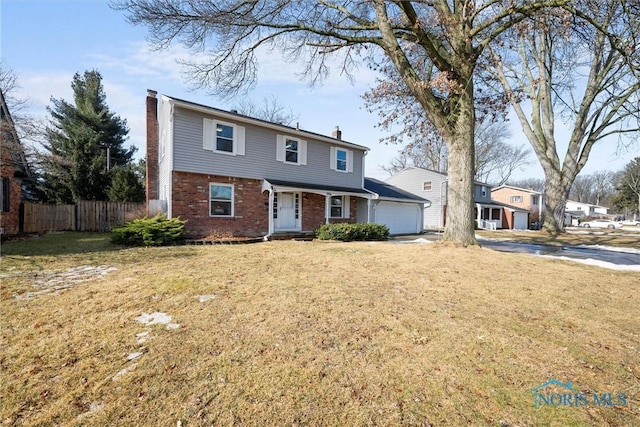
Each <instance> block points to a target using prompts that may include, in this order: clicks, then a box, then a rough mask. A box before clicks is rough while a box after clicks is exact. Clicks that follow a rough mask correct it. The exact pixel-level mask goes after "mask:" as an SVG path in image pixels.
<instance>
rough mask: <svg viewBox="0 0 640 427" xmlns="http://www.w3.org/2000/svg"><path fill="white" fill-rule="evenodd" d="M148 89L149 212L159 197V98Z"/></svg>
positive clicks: (154, 92) (153, 91)
mask: <svg viewBox="0 0 640 427" xmlns="http://www.w3.org/2000/svg"><path fill="white" fill-rule="evenodd" d="M157 93H158V92H156V91H155V90H151V89H147V214H149V200H157V199H158V145H159V141H158V98H156V94H157Z"/></svg>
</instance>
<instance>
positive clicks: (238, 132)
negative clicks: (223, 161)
mask: <svg viewBox="0 0 640 427" xmlns="http://www.w3.org/2000/svg"><path fill="white" fill-rule="evenodd" d="M218 124H221V125H224V126H229V127H231V128H232V129H233V140H232V141H233V142H232V143H233V150H232V151H231V152H229V151H223V150H218V149H217V148H216V147H217V144H216V142H217V137H218V132H217V128H218ZM202 129H203V132H202V148H203V149H204V150H207V151H213V152H214V153H216V154H224V155H227V156H244V152H245V128H244V127H243V126H238V125H236V124H235V123H229V122H225V121H222V120H214V119H207V118H204V119H202Z"/></svg>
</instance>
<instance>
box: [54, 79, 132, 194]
mask: <svg viewBox="0 0 640 427" xmlns="http://www.w3.org/2000/svg"><path fill="white" fill-rule="evenodd" d="M71 88H72V89H73V93H74V104H71V103H69V102H67V101H65V100H62V99H53V98H52V99H51V102H52V103H53V107H49V108H47V110H48V111H49V113H50V114H51V121H50V126H49V127H47V135H46V142H45V143H44V147H45V148H46V150H47V151H48V153H47V155H46V156H45V159H44V162H43V169H44V179H45V183H46V184H45V187H46V194H47V198H48V199H49V200H50V201H53V202H57V203H72V202H74V201H77V200H107V199H108V195H109V188H110V186H111V176H112V174H111V173H110V171H109V169H110V168H111V167H114V166H116V165H119V166H124V165H127V164H129V163H130V161H131V158H132V157H133V154H134V153H135V150H136V149H135V147H130V148H128V149H127V148H124V147H123V144H124V142H125V140H126V138H127V135H128V133H129V129H128V128H127V125H126V121H125V120H123V119H121V118H120V117H119V116H117V115H115V114H114V113H113V112H111V111H109V107H108V106H107V103H106V95H105V93H104V90H103V87H102V76H101V75H100V73H99V72H98V71H96V70H93V71H85V73H84V74H83V75H80V74H79V73H76V74H75V75H74V77H73V81H72V83H71ZM107 155H108V156H109V158H107Z"/></svg>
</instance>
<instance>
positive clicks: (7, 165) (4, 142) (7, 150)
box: [0, 90, 29, 235]
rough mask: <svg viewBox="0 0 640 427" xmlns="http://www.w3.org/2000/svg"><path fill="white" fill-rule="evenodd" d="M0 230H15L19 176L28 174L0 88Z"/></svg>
mask: <svg viewBox="0 0 640 427" xmlns="http://www.w3.org/2000/svg"><path fill="white" fill-rule="evenodd" d="M0 151H1V153H0V154H1V160H0V180H1V181H2V182H1V184H0V234H6V235H14V234H18V233H19V231H20V229H19V227H20V203H21V199H22V180H23V179H25V178H27V177H28V176H29V168H28V166H27V161H26V158H25V155H24V149H23V146H22V144H21V143H20V139H19V138H18V133H17V132H16V128H15V123H14V122H13V119H12V118H11V114H10V113H9V108H8V107H7V104H6V102H5V98H4V94H3V93H2V91H1V90H0Z"/></svg>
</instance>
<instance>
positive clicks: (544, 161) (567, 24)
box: [492, 0, 640, 233]
mask: <svg viewBox="0 0 640 427" xmlns="http://www.w3.org/2000/svg"><path fill="white" fill-rule="evenodd" d="M578 8H580V9H579V10H578ZM634 8H635V9H634ZM639 16H640V11H639V9H638V6H637V2H636V3H634V2H630V1H627V0H611V1H607V2H602V1H599V0H581V1H576V2H573V3H572V5H570V6H567V7H566V8H565V9H564V10H560V9H554V10H547V11H546V13H545V14H544V15H543V14H539V15H538V17H537V19H535V20H527V21H526V22H522V23H521V24H519V25H518V27H517V28H516V27H514V28H512V29H511V30H510V33H509V34H504V36H505V45H509V46H510V47H511V48H512V50H511V52H512V54H513V55H512V56H511V57H510V56H509V55H508V54H507V53H506V52H508V51H507V50H501V51H500V52H498V51H495V50H494V51H493V60H494V67H493V68H492V69H493V70H495V72H496V73H497V77H498V79H499V80H500V81H501V83H502V85H503V87H504V89H505V90H506V92H507V93H508V95H509V99H510V101H511V103H512V105H513V106H514V109H515V112H516V114H517V117H518V119H519V121H520V124H521V125H522V129H523V131H524V133H525V135H526V136H527V139H528V140H529V142H530V143H531V145H532V147H533V149H534V151H535V153H536V155H537V157H538V159H539V161H540V164H541V165H542V168H543V170H544V173H545V191H544V193H545V200H546V204H545V222H544V228H545V229H546V230H547V231H550V232H553V233H557V232H560V231H562V230H563V229H564V207H565V205H566V200H567V197H568V195H569V192H570V190H571V187H572V184H573V183H574V180H575V179H576V176H577V175H578V173H579V172H580V171H581V170H582V168H583V167H584V165H585V164H586V162H587V160H588V159H589V154H590V153H591V149H592V148H593V146H594V144H596V143H598V142H600V141H604V140H607V139H609V140H611V139H612V138H613V139H614V143H615V138H616V137H617V138H618V140H621V139H622V138H627V139H628V140H631V141H633V140H635V141H637V139H638V134H639V130H640V35H639V34H638V29H639V28H640V25H639V20H638V18H639ZM523 65H524V67H525V68H524V72H523V70H522V67H523ZM527 110H529V111H530V113H527ZM557 119H562V120H564V121H565V123H566V124H567V125H568V126H569V127H570V128H571V135H570V136H569V140H568V145H567V149H566V152H565V154H564V157H563V159H562V160H561V159H560V155H559V146H558V142H559V141H557V135H556V133H555V126H556V120H557Z"/></svg>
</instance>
